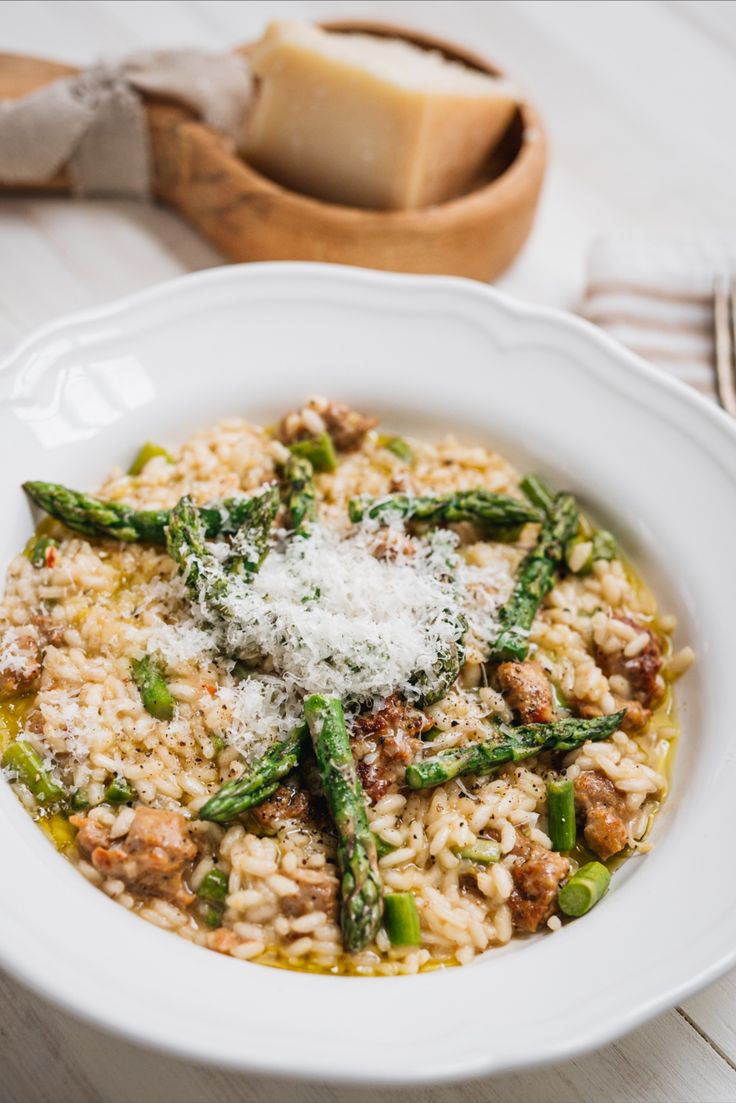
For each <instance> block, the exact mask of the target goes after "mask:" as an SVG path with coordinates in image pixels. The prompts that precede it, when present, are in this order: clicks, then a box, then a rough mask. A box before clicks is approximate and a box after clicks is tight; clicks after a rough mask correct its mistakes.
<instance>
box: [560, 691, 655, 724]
mask: <svg viewBox="0 0 736 1103" xmlns="http://www.w3.org/2000/svg"><path fill="white" fill-rule="evenodd" d="M612 696H613V704H614V711H616V712H618V711H619V710H620V709H623V710H624V711H625V716H624V718H623V720H622V721H621V728H622V730H623V731H625V732H637V731H640V730H641V729H642V728H643V727H645V726H646V724H647V722H648V720H649V717H650V716H651V715H652V711H651V709H645V708H644V706H643V705H642V704H641V702H640V701H627V700H626V699H625V698H623V697H619V696H617V695H616V694H615V693H614V694H612ZM577 711H578V715H579V716H582V717H583V718H584V719H585V720H593V719H595V717H596V716H603V709H602V708H601V706H600V703H599V702H597V701H584V702H583V703H582V704H578V706H577Z"/></svg>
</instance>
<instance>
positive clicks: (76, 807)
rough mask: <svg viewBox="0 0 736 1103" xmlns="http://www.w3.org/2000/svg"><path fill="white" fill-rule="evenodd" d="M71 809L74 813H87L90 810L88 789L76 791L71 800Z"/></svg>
mask: <svg viewBox="0 0 736 1103" xmlns="http://www.w3.org/2000/svg"><path fill="white" fill-rule="evenodd" d="M69 807H70V808H71V810H72V812H85V811H86V810H87V809H88V808H89V797H88V796H87V790H86V789H74V790H73V792H72V794H71V796H70V798H69Z"/></svg>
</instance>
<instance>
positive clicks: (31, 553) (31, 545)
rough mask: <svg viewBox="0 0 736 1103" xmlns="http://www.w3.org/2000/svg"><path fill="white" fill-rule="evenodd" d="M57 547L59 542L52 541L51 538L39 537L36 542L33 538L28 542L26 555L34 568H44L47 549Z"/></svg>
mask: <svg viewBox="0 0 736 1103" xmlns="http://www.w3.org/2000/svg"><path fill="white" fill-rule="evenodd" d="M58 546H59V541H58V540H54V538H53V536H39V538H38V539H37V540H36V539H35V538H34V539H32V540H30V541H29V542H28V545H27V547H26V555H27V556H28V558H29V559H30V561H31V563H32V564H33V566H34V567H45V566H46V557H47V553H48V550H49V548H58Z"/></svg>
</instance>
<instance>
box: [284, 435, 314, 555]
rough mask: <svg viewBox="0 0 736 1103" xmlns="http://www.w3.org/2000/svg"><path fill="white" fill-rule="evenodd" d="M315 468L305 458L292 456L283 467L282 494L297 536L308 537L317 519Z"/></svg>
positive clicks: (290, 522) (291, 524)
mask: <svg viewBox="0 0 736 1103" xmlns="http://www.w3.org/2000/svg"><path fill="white" fill-rule="evenodd" d="M313 475H314V468H313V467H312V465H311V463H310V462H309V460H308V459H306V458H305V457H304V456H294V455H292V456H290V457H289V459H288V460H287V461H286V463H284V464H283V465H282V466H281V469H280V471H279V476H280V478H281V494H282V498H283V501H284V504H285V506H286V510H287V513H288V515H289V524H290V526H291V528H292V529H293V531H294V532H295V533H296V535H297V536H306V535H307V534H308V532H309V526H310V524H311V523H312V522H313V521H316V519H317V491H316V490H315V487H314V481H313Z"/></svg>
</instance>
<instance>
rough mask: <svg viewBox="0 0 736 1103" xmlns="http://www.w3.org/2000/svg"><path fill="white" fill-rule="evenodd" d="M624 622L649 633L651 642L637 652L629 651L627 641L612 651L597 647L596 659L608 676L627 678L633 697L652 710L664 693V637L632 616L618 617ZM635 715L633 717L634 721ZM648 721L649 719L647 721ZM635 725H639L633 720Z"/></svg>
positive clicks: (637, 630) (648, 639) (638, 632)
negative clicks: (660, 673) (616, 675)
mask: <svg viewBox="0 0 736 1103" xmlns="http://www.w3.org/2000/svg"><path fill="white" fill-rule="evenodd" d="M614 619H615V620H618V621H620V622H621V623H622V624H628V625H629V626H630V627H631V628H634V629H635V630H636V632H637V635H640V634H642V633H645V634H646V636H647V642H646V643H645V644H644V646H643V647H642V648H641V649H640V650H639V651H638V652H637V654H636V655H631V656H628V657H627V655H626V654H625V650H626V647H627V642H626V641H625V640H622V641H621V648H620V649H617V650H615V651H612V652H608V651H604V650H603V649H602V648H600V647H598V646H596V647H595V649H594V654H595V660H596V662H597V663H598V666H599V667H600V668H601V670H602V671H603V673H604V674H605V675H606V676H607V677H609V678H610V677H612V676H613V675H615V674H618V675H620V676H622V677H624V678H625V679H626V681H627V682H628V683H629V686H630V688H631V696H632V698H633V699H634V700H635V701H638V702H639V703H640V704H641V705H643V706H644V708H646V709H650V708H651V707H652V705H654V704H656V703H657V701H659V699H660V698H661V696H662V691H663V686H662V680H661V678H660V677H659V672H660V670H661V669H662V640H661V639H660V637H659V636H656V635H655V634H654V632H652V631H651V629H649V628H647V626H646V625H645V624H641V623H639V622H638V621H635V620H633V619H632V618H631V617H624V616H620V617H615V618H614ZM633 720H634V718H633V717H632V721H633ZM645 723H646V721H645ZM632 726H636V725H635V724H634V723H632Z"/></svg>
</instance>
